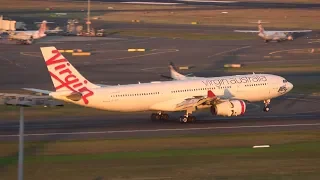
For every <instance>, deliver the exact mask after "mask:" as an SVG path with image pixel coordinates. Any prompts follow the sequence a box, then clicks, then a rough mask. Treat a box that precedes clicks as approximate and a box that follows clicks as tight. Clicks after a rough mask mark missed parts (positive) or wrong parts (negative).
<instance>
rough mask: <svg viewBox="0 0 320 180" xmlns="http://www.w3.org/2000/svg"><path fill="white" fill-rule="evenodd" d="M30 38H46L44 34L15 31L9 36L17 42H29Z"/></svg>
mask: <svg viewBox="0 0 320 180" xmlns="http://www.w3.org/2000/svg"><path fill="white" fill-rule="evenodd" d="M31 36H32V39H40V38H43V37H45V36H46V34H44V33H40V32H39V30H37V31H15V32H14V34H12V35H10V37H11V38H13V39H19V40H29V39H30V38H31Z"/></svg>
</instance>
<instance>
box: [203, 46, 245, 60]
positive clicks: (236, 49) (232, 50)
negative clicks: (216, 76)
mask: <svg viewBox="0 0 320 180" xmlns="http://www.w3.org/2000/svg"><path fill="white" fill-rule="evenodd" d="M249 47H251V46H244V47H239V48H235V49H231V50H228V51H223V52H219V53H216V54H214V55H211V56H208V58H210V57H213V56H218V55H221V54H225V53H229V52H234V51H238V50H240V49H246V48H249Z"/></svg>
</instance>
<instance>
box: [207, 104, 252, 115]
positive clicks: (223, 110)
mask: <svg viewBox="0 0 320 180" xmlns="http://www.w3.org/2000/svg"><path fill="white" fill-rule="evenodd" d="M210 110H211V113H212V114H213V115H218V116H238V115H243V114H244V113H245V111H246V104H245V102H244V101H241V100H230V101H225V102H222V103H219V104H216V105H213V106H211V109H210Z"/></svg>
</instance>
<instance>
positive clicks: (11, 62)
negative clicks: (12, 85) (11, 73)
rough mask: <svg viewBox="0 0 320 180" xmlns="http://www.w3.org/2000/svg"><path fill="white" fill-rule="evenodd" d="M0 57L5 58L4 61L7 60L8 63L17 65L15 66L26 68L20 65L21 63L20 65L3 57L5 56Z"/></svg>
mask: <svg viewBox="0 0 320 180" xmlns="http://www.w3.org/2000/svg"><path fill="white" fill-rule="evenodd" d="M0 59H2V60H5V61H7V62H9V63H10V64H13V65H15V66H17V67H20V68H26V67H25V66H22V65H20V64H18V63H15V62H13V61H11V60H9V59H7V58H5V57H1V56H0Z"/></svg>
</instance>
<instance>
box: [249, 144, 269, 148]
mask: <svg viewBox="0 0 320 180" xmlns="http://www.w3.org/2000/svg"><path fill="white" fill-rule="evenodd" d="M268 147H270V145H258V146H253V147H252V148H268Z"/></svg>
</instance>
